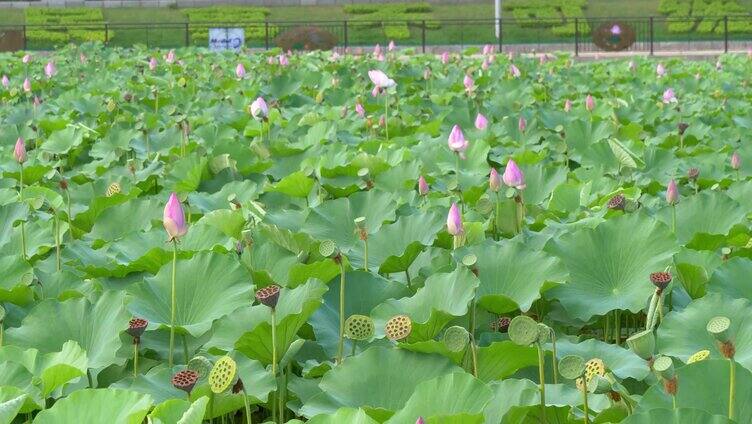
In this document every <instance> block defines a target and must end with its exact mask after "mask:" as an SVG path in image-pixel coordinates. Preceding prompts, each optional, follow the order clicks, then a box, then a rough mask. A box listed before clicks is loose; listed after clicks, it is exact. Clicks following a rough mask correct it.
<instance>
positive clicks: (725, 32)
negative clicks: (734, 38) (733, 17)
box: [723, 15, 729, 53]
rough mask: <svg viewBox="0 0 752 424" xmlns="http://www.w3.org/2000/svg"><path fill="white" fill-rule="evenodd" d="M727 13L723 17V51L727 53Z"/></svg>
mask: <svg viewBox="0 0 752 424" xmlns="http://www.w3.org/2000/svg"><path fill="white" fill-rule="evenodd" d="M728 46H729V39H728V15H726V16H724V17H723V52H724V53H728Z"/></svg>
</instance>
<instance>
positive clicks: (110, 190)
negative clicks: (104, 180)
mask: <svg viewBox="0 0 752 424" xmlns="http://www.w3.org/2000/svg"><path fill="white" fill-rule="evenodd" d="M120 190H121V189H120V183H118V182H117V181H115V182H113V183H112V184H110V185H109V186H107V190H106V191H105V192H104V195H105V196H106V197H112V196H114V195H116V194H118V193H120Z"/></svg>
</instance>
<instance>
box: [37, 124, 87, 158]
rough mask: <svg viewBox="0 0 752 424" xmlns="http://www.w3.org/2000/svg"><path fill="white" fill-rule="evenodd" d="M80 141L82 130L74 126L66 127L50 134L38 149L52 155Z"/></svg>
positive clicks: (61, 152) (67, 149)
mask: <svg viewBox="0 0 752 424" xmlns="http://www.w3.org/2000/svg"><path fill="white" fill-rule="evenodd" d="M81 142H83V134H82V132H81V131H80V130H79V129H78V128H76V127H68V128H65V129H63V130H60V131H55V132H53V133H52V134H50V136H49V137H48V138H47V140H45V142H44V143H42V145H41V146H40V149H41V150H42V151H44V152H47V153H51V154H53V155H62V154H65V153H68V151H69V150H71V149H72V148H74V147H77V146H78V145H80V144H81Z"/></svg>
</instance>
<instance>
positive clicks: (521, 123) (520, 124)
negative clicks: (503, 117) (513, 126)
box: [517, 116, 527, 133]
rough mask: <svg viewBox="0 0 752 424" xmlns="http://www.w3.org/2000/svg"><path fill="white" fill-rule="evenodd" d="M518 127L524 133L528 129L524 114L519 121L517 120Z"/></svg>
mask: <svg viewBox="0 0 752 424" xmlns="http://www.w3.org/2000/svg"><path fill="white" fill-rule="evenodd" d="M517 128H518V129H519V130H520V132H522V133H524V132H525V129H527V120H526V119H525V117H524V116H520V119H519V121H517Z"/></svg>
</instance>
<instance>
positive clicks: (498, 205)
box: [494, 191, 501, 240]
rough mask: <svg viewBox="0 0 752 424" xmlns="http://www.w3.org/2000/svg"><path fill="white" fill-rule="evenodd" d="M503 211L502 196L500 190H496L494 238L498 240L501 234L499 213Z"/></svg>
mask: <svg viewBox="0 0 752 424" xmlns="http://www.w3.org/2000/svg"><path fill="white" fill-rule="evenodd" d="M500 213H501V198H500V196H499V192H498V191H497V192H496V211H495V213H494V238H495V239H496V240H498V239H499V237H500V236H501V235H500V234H499V233H500V231H499V224H498V222H499V214H500Z"/></svg>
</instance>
